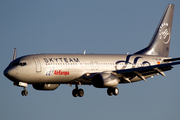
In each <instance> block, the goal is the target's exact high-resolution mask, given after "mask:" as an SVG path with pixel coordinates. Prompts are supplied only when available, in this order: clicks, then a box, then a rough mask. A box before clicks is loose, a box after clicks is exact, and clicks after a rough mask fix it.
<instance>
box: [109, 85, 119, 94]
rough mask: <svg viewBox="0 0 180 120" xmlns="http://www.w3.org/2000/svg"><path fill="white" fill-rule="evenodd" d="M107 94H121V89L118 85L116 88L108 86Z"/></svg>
mask: <svg viewBox="0 0 180 120" xmlns="http://www.w3.org/2000/svg"><path fill="white" fill-rule="evenodd" d="M107 94H108V95H109V96H112V95H115V96H116V95H118V94H119V89H118V88H117V87H114V88H108V89H107Z"/></svg>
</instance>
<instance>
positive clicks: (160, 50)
mask: <svg viewBox="0 0 180 120" xmlns="http://www.w3.org/2000/svg"><path fill="white" fill-rule="evenodd" d="M173 13H174V5H173V4H169V5H168V6H167V8H166V10H165V12H164V14H163V16H162V18H161V20H160V22H159V25H158V26H157V28H156V31H155V33H154V36H153V37H152V40H151V42H150V44H149V45H148V46H147V47H146V48H144V49H142V50H140V51H138V52H136V53H134V54H144V55H158V56H162V57H168V55H169V46H170V40H171V30H172V21H173Z"/></svg>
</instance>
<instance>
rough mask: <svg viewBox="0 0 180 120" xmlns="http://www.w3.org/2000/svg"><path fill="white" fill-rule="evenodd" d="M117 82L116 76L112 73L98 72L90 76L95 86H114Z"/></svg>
mask: <svg viewBox="0 0 180 120" xmlns="http://www.w3.org/2000/svg"><path fill="white" fill-rule="evenodd" d="M119 82H120V80H119V79H118V77H117V76H115V75H113V74H112V73H100V74H96V75H94V77H93V78H92V84H93V86H94V87H97V88H107V87H115V86H117V85H118V83H119Z"/></svg>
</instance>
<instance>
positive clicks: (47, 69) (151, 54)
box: [4, 4, 180, 97]
mask: <svg viewBox="0 0 180 120" xmlns="http://www.w3.org/2000/svg"><path fill="white" fill-rule="evenodd" d="M173 13H174V5H173V4H169V5H168V6H167V8H166V9H165V12H164V14H163V16H162V18H161V20H160V22H159V24H158V26H157V29H156V31H155V33H154V35H153V37H152V39H151V42H150V44H149V45H148V46H147V47H145V48H144V49H142V50H140V51H138V52H135V53H134V54H85V53H84V54H33V55H26V56H22V57H19V58H16V48H15V49H14V53H13V57H12V61H11V63H10V64H9V65H8V67H7V68H6V69H5V70H4V75H5V76H6V77H7V78H8V79H9V80H11V81H12V82H13V83H14V85H15V86H20V87H23V90H22V92H21V94H22V95H23V96H27V95H28V91H27V90H26V87H27V86H28V84H32V86H33V88H34V89H36V90H55V89H56V88H58V86H59V85H60V84H68V85H75V89H73V90H72V95H73V96H74V97H78V96H79V97H82V96H83V95H84V90H83V89H79V88H78V86H79V85H93V86H94V87H96V88H107V94H108V95H109V96H112V95H115V96H116V95H118V94H119V89H118V88H117V85H118V84H121V83H132V82H137V81H141V80H144V81H146V79H147V78H149V77H153V76H154V75H158V74H160V75H162V76H165V73H164V71H168V70H171V69H172V68H173V67H172V66H173V65H178V64H180V61H179V60H180V58H170V57H168V56H169V47H170V40H171V30H172V21H173Z"/></svg>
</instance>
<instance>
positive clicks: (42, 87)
mask: <svg viewBox="0 0 180 120" xmlns="http://www.w3.org/2000/svg"><path fill="white" fill-rule="evenodd" d="M32 86H33V88H34V89H36V90H55V89H56V88H58V86H59V84H33V85H32Z"/></svg>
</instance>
